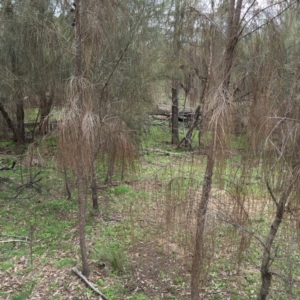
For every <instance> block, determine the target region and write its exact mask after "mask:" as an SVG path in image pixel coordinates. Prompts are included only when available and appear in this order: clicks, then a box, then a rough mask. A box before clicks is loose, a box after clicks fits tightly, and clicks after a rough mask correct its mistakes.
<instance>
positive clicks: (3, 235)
mask: <svg viewBox="0 0 300 300" xmlns="http://www.w3.org/2000/svg"><path fill="white" fill-rule="evenodd" d="M0 236H2V237H9V238H17V239H21V240H22V241H24V240H25V241H29V240H30V239H29V237H27V236H20V235H12V234H0Z"/></svg>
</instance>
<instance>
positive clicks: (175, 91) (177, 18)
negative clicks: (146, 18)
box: [172, 0, 181, 145]
mask: <svg viewBox="0 0 300 300" xmlns="http://www.w3.org/2000/svg"><path fill="white" fill-rule="evenodd" d="M180 23H181V15H180V0H175V15H174V38H173V55H174V59H175V60H178V57H179V52H180V28H181V25H180ZM176 72H177V71H176ZM176 72H175V74H174V78H173V80H172V144H173V145H178V143H179V131H178V112H179V103H178V96H179V82H178V79H176V78H177V77H178V75H177V74H176Z"/></svg>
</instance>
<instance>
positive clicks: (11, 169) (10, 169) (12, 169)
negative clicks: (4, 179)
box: [0, 161, 16, 172]
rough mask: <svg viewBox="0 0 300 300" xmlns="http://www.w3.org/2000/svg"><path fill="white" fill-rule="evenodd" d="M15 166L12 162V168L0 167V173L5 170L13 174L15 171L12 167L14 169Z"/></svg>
mask: <svg viewBox="0 0 300 300" xmlns="http://www.w3.org/2000/svg"><path fill="white" fill-rule="evenodd" d="M15 165H16V162H15V161H13V163H12V166H11V167H1V168H0V171H4V170H7V171H13V172H15V170H14V167H15Z"/></svg>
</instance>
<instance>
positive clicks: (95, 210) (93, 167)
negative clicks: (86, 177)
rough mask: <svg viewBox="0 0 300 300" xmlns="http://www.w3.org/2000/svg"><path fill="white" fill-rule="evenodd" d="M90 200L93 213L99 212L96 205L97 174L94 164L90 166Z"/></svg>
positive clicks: (97, 204)
mask: <svg viewBox="0 0 300 300" xmlns="http://www.w3.org/2000/svg"><path fill="white" fill-rule="evenodd" d="M91 190H92V200H93V209H94V212H95V213H98V212H99V203H98V189H97V173H96V168H95V164H94V163H93V165H92V185H91Z"/></svg>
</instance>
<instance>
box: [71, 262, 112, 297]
mask: <svg viewBox="0 0 300 300" xmlns="http://www.w3.org/2000/svg"><path fill="white" fill-rule="evenodd" d="M72 271H73V272H74V273H75V274H76V275H77V276H78V277H80V278H81V279H82V280H83V281H84V282H85V284H86V285H87V286H88V287H89V288H90V289H91V290H93V291H94V292H95V293H96V294H98V295H100V296H101V298H102V299H104V300H109V298H107V297H106V296H105V295H104V294H102V293H101V292H100V291H99V290H98V289H97V288H96V287H95V286H94V284H93V283H91V282H89V281H88V280H87V278H86V277H85V276H84V275H82V274H81V272H79V271H78V270H77V269H76V268H72Z"/></svg>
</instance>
